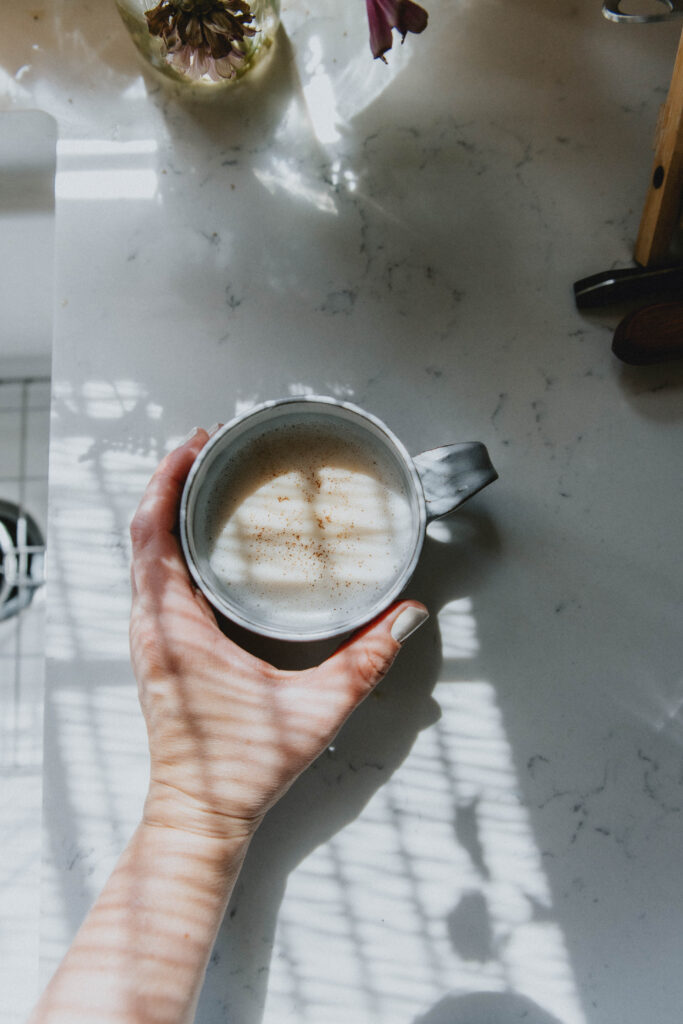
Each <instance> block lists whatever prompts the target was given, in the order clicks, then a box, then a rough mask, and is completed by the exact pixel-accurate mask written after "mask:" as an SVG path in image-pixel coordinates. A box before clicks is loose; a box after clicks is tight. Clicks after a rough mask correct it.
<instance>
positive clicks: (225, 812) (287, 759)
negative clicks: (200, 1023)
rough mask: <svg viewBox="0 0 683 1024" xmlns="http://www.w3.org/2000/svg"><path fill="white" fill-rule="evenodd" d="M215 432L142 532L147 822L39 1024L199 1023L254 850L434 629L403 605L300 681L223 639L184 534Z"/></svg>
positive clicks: (61, 971)
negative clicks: (262, 827) (420, 631)
mask: <svg viewBox="0 0 683 1024" xmlns="http://www.w3.org/2000/svg"><path fill="white" fill-rule="evenodd" d="M208 436H209V435H208V433H207V432H206V431H205V430H201V429H200V430H197V431H195V432H194V434H193V435H192V436H191V438H190V439H189V440H188V441H187V442H186V443H184V444H183V445H181V446H180V447H179V448H177V449H175V450H174V451H173V452H171V453H170V454H169V455H167V456H166V458H165V459H164V460H163V461H162V462H161V464H160V465H159V467H158V469H157V470H156V472H155V474H154V476H153V477H152V479H151V481H150V483H149V485H148V487H147V489H146V491H145V493H144V495H143V498H142V500H141V502H140V505H139V507H138V510H137V512H136V514H135V517H134V519H133V522H132V525H131V539H132V548H133V561H132V571H131V586H132V610H131V620H130V649H131V662H132V666H133V671H134V674H135V677H136V679H137V681H138V691H139V697H140V704H141V707H142V712H143V715H144V718H145V722H146V725H147V734H148V739H149V749H150V781H149V789H148V793H147V798H146V801H145V805H144V809H143V813H142V818H141V821H140V823H139V825H138V826H137V828H136V830H135V832H134V834H133V836H132V838H131V839H130V842H129V843H128V845H127V847H126V848H125V850H124V851H123V853H122V855H121V857H120V859H119V861H118V863H117V864H116V866H115V868H114V870H113V872H112V874H111V876H110V878H109V880H108V882H107V883H106V885H105V887H104V889H103V891H102V893H101V894H100V896H99V898H98V899H97V901H96V902H95V904H94V906H93V907H92V909H91V911H90V913H89V914H88V916H87V917H86V919H85V921H84V922H83V924H82V926H81V928H80V930H79V931H78V933H77V935H76V937H75V939H74V941H73V943H72V945H71V947H70V949H69V950H68V952H67V954H66V956H65V957H64V960H63V961H62V963H61V965H60V966H59V968H58V970H57V972H56V973H55V975H54V977H53V978H52V981H51V982H50V984H49V985H48V987H47V989H46V990H45V992H44V993H43V996H42V998H41V999H40V1001H39V1003H38V1005H37V1006H36V1008H35V1010H34V1012H33V1014H32V1015H31V1018H30V1024H74V1022H76V1021H82V1022H87V1024H188V1022H191V1021H193V1020H194V1016H195V1011H196V1006H197V1000H198V997H199V993H200V990H201V986H202V982H203V979H204V972H205V970H206V965H207V962H208V958H209V955H210V953H211V949H212V946H213V943H214V940H215V938H216V934H217V932H218V929H219V927H220V924H221V921H222V918H223V915H224V913H225V908H226V906H227V903H228V900H229V898H230V894H231V892H232V889H233V887H234V884H235V881H236V879H237V876H238V874H239V871H240V868H241V865H242V862H243V860H244V857H245V855H246V853H247V850H248V848H249V843H250V841H251V839H252V837H253V835H254V833H255V831H256V829H257V828H258V826H259V824H260V823H261V821H262V820H263V817H264V815H265V814H266V812H267V811H268V810H269V808H271V807H272V806H273V805H274V804H275V803H276V802H277V800H278V799H279V798H280V797H281V796H282V795H283V794H284V793H285V792H286V791H287V789H289V787H290V786H291V784H292V783H293V782H294V780H295V779H296V778H297V777H298V776H299V775H300V774H301V772H302V771H304V770H305V769H306V768H307V767H308V765H310V764H311V763H312V761H314V760H315V759H316V757H318V755H319V754H320V753H321V752H322V751H323V750H324V749H325V748H326V747H327V746H328V745H329V744H330V743H331V742H332V740H333V739H334V737H335V736H336V734H337V732H338V731H339V729H340V728H341V726H342V724H343V723H344V721H345V720H346V719H347V718H348V716H349V715H350V714H351V712H352V711H353V710H354V709H355V708H356V707H357V706H358V705H359V704H360V703H361V702H362V701H363V700H364V699H365V697H367V695H368V694H369V693H370V692H371V691H372V690H373V689H374V687H375V686H376V685H377V684H378V683H379V681H380V680H381V679H382V678H383V676H384V675H385V674H386V672H387V671H388V670H389V668H390V666H391V664H392V662H393V660H394V658H395V657H396V654H397V653H398V651H399V650H400V647H401V642H403V640H405V639H406V636H407V635H408V632H409V631H410V630H412V629H414V628H416V626H417V625H418V624H420V623H421V621H423V620H424V619H425V618H426V614H427V613H426V609H424V608H423V607H422V606H421V605H419V604H417V603H416V602H413V601H408V602H401V603H399V604H396V605H394V606H393V607H392V608H390V609H389V610H388V611H387V612H385V613H384V614H383V615H382V616H381V617H380V618H378V619H376V620H375V621H374V622H373V623H371V624H370V625H369V626H368V627H366V628H365V629H363V630H362V631H361V632H360V633H358V634H356V635H355V636H354V637H353V638H352V639H351V640H350V641H347V642H346V643H345V644H344V645H343V646H342V647H341V648H340V649H339V650H338V651H337V652H336V653H335V654H334V655H332V657H331V658H329V659H328V660H327V661H325V662H323V663H322V664H321V665H319V666H317V667H316V668H312V669H307V670H306V671H301V672H287V671H282V670H279V669H276V668H274V667H273V666H272V665H270V664H268V663H267V662H264V661H261V660H260V659H258V658H256V657H253V656H252V655H251V654H248V653H247V652H246V651H244V650H243V649H242V648H240V647H238V646H237V645H236V644H235V643H233V642H232V641H231V640H229V639H228V638H227V637H226V636H225V635H224V634H223V633H222V632H221V631H220V629H219V628H218V626H217V624H216V620H215V617H214V614H213V612H212V610H211V607H210V605H209V604H208V602H207V601H206V600H205V599H204V597H203V596H202V594H201V593H200V592H198V591H197V590H196V588H195V587H194V586H193V584H192V582H191V579H190V577H189V574H188V572H187V569H186V566H185V563H184V561H183V557H182V553H181V551H180V547H179V544H178V540H177V536H176V527H177V516H178V505H179V501H180V494H181V492H182V488H183V484H184V481H185V479H186V477H187V474H188V472H189V470H190V467H191V465H192V462H193V461H194V459H195V457H196V455H197V453H198V452H199V451H200V450H201V448H202V447H203V445H204V444H205V443H206V441H207V439H208Z"/></svg>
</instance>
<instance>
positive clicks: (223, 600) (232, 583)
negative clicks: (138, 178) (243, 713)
mask: <svg viewBox="0 0 683 1024" xmlns="http://www.w3.org/2000/svg"><path fill="white" fill-rule="evenodd" d="M323 452H328V453H331V454H329V455H328V456H325V457H323V454H322V453H323ZM315 458H318V461H320V460H322V462H326V463H329V466H326V467H325V468H324V469H323V470H322V472H321V473H320V474H318V475H316V474H317V472H318V471H317V469H316V468H315V467H314V468H313V469H311V466H310V465H309V462H310V463H311V465H312V462H311V460H315ZM285 470H287V471H289V475H288V474H287V473H285ZM497 476H498V474H497V473H496V471H495V469H494V468H493V466H492V465H491V462H490V459H489V456H488V452H487V450H486V448H485V446H484V445H483V444H481V443H479V442H467V443H463V444H450V445H445V446H443V447H441V448H435V449H432V450H431V451H426V452H422V453H421V454H420V455H417V456H415V457H411V456H410V455H409V454H408V452H407V451H406V449H405V447H404V445H403V444H402V442H401V441H400V440H399V439H398V438H397V437H396V435H395V434H394V433H393V432H392V431H391V430H390V429H389V428H388V427H387V426H386V425H385V424H384V423H382V422H381V420H379V419H378V418H377V417H376V416H373V415H372V414H370V413H368V412H365V411H364V410H362V409H360V408H358V407H357V406H355V405H352V404H351V403H349V402H340V401H337V400H336V399H334V398H330V397H326V396H317V395H315V396H311V395H305V396H301V397H296V398H285V399H281V400H277V401H270V402H265V403H264V404H262V405H259V406H257V407H256V408H253V409H251V410H249V411H248V412H246V413H244V414H243V415H241V416H238V417H236V418H235V419H233V420H232V421H231V422H229V423H227V424H226V425H225V426H224V427H222V428H221V429H220V430H219V431H218V432H217V433H216V434H214V435H213V437H212V438H211V439H210V440H209V441H208V442H207V444H206V445H205V446H204V448H203V449H202V450H201V452H200V453H199V455H198V456H197V458H196V460H195V462H194V463H193V465H192V468H191V470H190V474H189V476H188V478H187V481H186V483H185V488H184V491H183V496H182V501H181V507H180V537H181V543H182V548H183V553H184V555H185V559H186V561H187V565H188V568H189V570H190V573H191V575H192V577H193V579H194V581H195V583H196V584H197V586H198V587H199V588H200V590H201V591H202V592H203V593H204V595H205V596H206V597H207V598H208V600H209V601H210V602H211V604H212V605H213V606H214V607H215V608H216V609H217V610H218V611H219V612H221V613H222V614H223V615H225V616H227V618H229V619H231V620H232V621H234V622H236V623H237V624H238V625H240V626H243V627H244V628H246V629H249V630H251V631H252V632H254V633H258V634H261V635H263V636H268V637H274V638H277V639H281V640H291V641H312V640H322V639H326V638H329V637H334V636H341V635H342V634H345V633H349V632H351V631H353V630H355V629H357V628H358V627H359V626H362V625H363V624H365V623H366V622H369V621H370V620H371V619H373V618H374V617H375V616H376V615H378V614H379V613H380V612H381V611H383V610H384V609H385V608H387V607H388V606H389V605H390V604H391V603H392V602H393V601H394V600H395V598H397V597H398V595H399V594H400V593H401V591H402V590H403V588H404V587H405V586H406V584H407V583H408V580H409V579H410V577H411V576H412V574H413V572H414V570H415V567H416V565H417V562H418V559H419V557H420V552H421V550H422V546H423V543H424V538H425V531H426V528H427V525H428V523H429V522H431V521H432V520H433V519H438V518H440V517H442V516H445V515H448V514H449V513H450V512H453V511H454V510H455V509H456V508H458V507H459V506H460V505H462V504H463V503H464V502H465V501H467V500H468V499H469V498H471V497H472V496H473V495H474V494H476V493H477V492H478V491H480V490H481V489H482V488H483V487H486V486H487V484H490V483H492V482H493V481H494V480H496V479H497ZM294 478H296V479H299V478H300V479H301V480H302V481H303V485H304V489H305V488H308V491H306V492H305V493H304V491H302V490H301V488H299V489H298V490H297V489H293V488H292V479H294ZM316 487H317V490H316ZM274 489H275V490H274ZM276 491H277V492H278V493H277V495H276ZM279 491H283V492H284V493H279ZM309 492H312V493H309ZM302 494H303V495H304V498H305V500H304V498H302V497H301V495H302ZM236 495H239V497H236ZM297 502H298V504H297ZM306 502H308V504H306ZM287 503H289V504H287ZM283 510H284V511H283ZM302 510H303V511H302ZM283 516H285V518H283ZM287 516H289V518H286V517H287ZM240 517H241V518H240ZM250 517H251V518H250ZM254 517H256V518H254ZM337 520H338V521H337ZM340 523H342V524H343V525H341V526H340V525H339V524H340ZM235 524H237V525H235ZM250 524H251V525H250ZM335 531H336V532H335ZM226 558H227V559H228V561H227V562H226V561H225V559H226ZM221 559H223V561H222V562H221ZM316 559H317V561H316ZM311 566H315V571H314V572H313V570H312V569H311ZM307 572H308V573H309V576H310V579H309V578H308V577H307V576H306V573H307ZM311 573H313V574H312V575H311ZM288 574H289V575H288ZM294 581H296V584H297V585H296V586H295V585H294Z"/></svg>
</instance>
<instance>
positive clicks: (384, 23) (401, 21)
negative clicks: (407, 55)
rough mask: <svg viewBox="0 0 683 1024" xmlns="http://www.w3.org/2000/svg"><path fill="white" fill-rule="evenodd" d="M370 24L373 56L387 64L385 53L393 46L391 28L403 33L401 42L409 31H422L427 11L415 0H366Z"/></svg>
mask: <svg viewBox="0 0 683 1024" xmlns="http://www.w3.org/2000/svg"><path fill="white" fill-rule="evenodd" d="M365 3H366V7H367V10H368V23H369V25H370V49H371V50H372V55H373V57H379V58H380V60H383V61H384V63H385V64H386V58H385V56H384V54H385V53H386V52H387V50H390V49H391V46H392V42H393V39H392V35H391V30H392V29H394V28H395V29H396V30H397V31H398V32H400V33H401V36H402V38H401V42H403V40H404V39H405V37H406V36H407V34H408V33H409V32H415V33H418V32H422V31H424V29H425V28H426V27H427V18H428V15H427V12H426V11H425V9H424V8H423V7H420V6H419V4H416V3H413V0H365Z"/></svg>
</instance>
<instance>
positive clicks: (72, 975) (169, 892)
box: [29, 824, 248, 1024]
mask: <svg viewBox="0 0 683 1024" xmlns="http://www.w3.org/2000/svg"><path fill="white" fill-rule="evenodd" d="M247 847H248V841H247V840H244V839H232V840H222V839H215V838H211V837H206V836H202V835H196V834H194V833H187V832H181V831H179V830H176V829H170V828H165V827H158V826H154V825H149V824H141V825H140V826H138V828H137V830H136V832H135V834H134V835H133V837H132V839H131V841H130V843H129V844H128V846H127V847H126V849H125V850H124V852H123V854H122V855H121V858H120V860H119V862H118V863H117V865H116V867H115V869H114V871H113V873H112V875H111V877H110V879H109V881H108V882H107V884H106V886H105V888H104V889H103V891H102V894H101V895H100V897H99V899H98V900H97V902H96V903H95V905H94V907H93V908H92V910H91V911H90V913H89V914H88V916H87V918H86V920H85V921H84V923H83V925H82V926H81V929H80V931H79V932H78V934H77V936H76V938H75V940H74V942H73V944H72V946H71V948H70V950H69V952H68V953H67V955H66V957H65V958H64V960H63V961H62V963H61V965H60V967H59V968H58V970H57V972H56V974H55V976H54V977H53V979H52V981H51V982H50V985H49V986H48V988H47V989H46V991H45V993H44V995H43V997H42V999H41V1000H40V1002H39V1004H38V1006H37V1007H36V1009H35V1010H34V1013H33V1015H32V1017H31V1018H30V1022H29V1024H74V1022H75V1021H80V1020H83V1021H87V1022H88V1024H100V1022H102V1024H104V1022H106V1024H148V1022H152V1021H153V1022H154V1024H187V1022H190V1021H192V1020H193V1017H194V1012H195V1008H196V1003H197V998H198V996H199V991H200V989H201V986H202V982H203V980H204V972H205V969H206V964H207V961H208V958H209V955H210V953H211V948H212V946H213V943H214V940H215V938H216V934H217V932H218V929H219V927H220V923H221V920H222V918H223V914H224V913H225V908H226V905H227V902H228V899H229V897H230V893H231V891H232V888H233V885H234V883H235V880H236V878H237V875H238V873H239V870H240V867H241V865H242V861H243V859H244V855H245V853H246V850H247Z"/></svg>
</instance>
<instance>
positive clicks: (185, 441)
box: [178, 427, 199, 448]
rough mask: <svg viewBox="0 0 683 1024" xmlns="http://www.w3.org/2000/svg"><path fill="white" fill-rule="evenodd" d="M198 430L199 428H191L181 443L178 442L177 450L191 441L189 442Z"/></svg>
mask: <svg viewBox="0 0 683 1024" xmlns="http://www.w3.org/2000/svg"><path fill="white" fill-rule="evenodd" d="M198 430H199V427H193V428H192V430H191V431H190V433H189V434H187V435H186V436H185V437H184V438H183V439H182V441H181V442H180V444H179V445H178V447H179V448H182V446H183V445H184V444H187V442H188V441H191V440H192V438H193V437H194V436H195V434H196V433H197V431H198Z"/></svg>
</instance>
